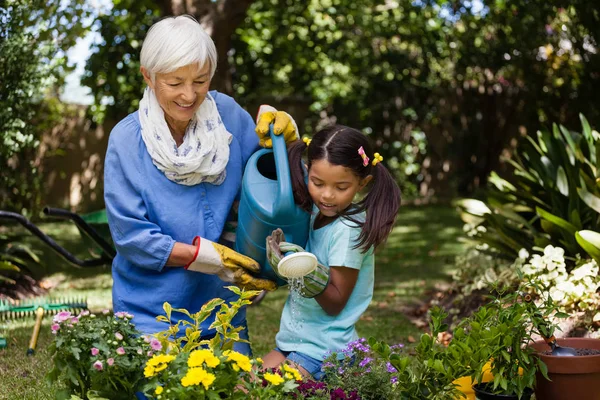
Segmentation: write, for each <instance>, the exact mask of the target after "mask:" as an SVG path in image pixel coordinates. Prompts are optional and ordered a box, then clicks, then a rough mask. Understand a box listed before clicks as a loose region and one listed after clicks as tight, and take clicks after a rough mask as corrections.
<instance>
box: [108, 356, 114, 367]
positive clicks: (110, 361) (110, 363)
mask: <svg viewBox="0 0 600 400" xmlns="http://www.w3.org/2000/svg"><path fill="white" fill-rule="evenodd" d="M106 363H107V364H108V365H109V366H111V367H112V365H113V364H114V363H115V359H114V358H112V357H111V358H109V359H108V360H106Z"/></svg>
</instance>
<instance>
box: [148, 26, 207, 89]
mask: <svg viewBox="0 0 600 400" xmlns="http://www.w3.org/2000/svg"><path fill="white" fill-rule="evenodd" d="M207 61H208V62H209V63H210V77H211V79H212V77H213V75H214V74H215V70H216V69H217V49H216V47H215V43H214V42H213V40H212V38H211V37H210V36H209V35H208V33H206V32H205V31H204V29H202V26H200V24H199V23H198V21H196V19H195V18H194V17H192V16H191V15H180V16H178V17H167V18H164V19H161V20H160V21H158V22H156V23H155V24H154V25H152V26H151V27H150V29H149V30H148V33H147V34H146V38H145V39H144V44H143V45H142V51H141V54H140V63H141V66H142V67H144V68H146V69H147V70H148V72H149V73H150V77H151V79H152V81H154V78H155V77H156V74H159V73H160V74H166V73H169V72H173V71H175V70H177V69H179V68H181V67H185V66H187V65H192V64H198V65H199V66H203V65H205V63H206V62H207Z"/></svg>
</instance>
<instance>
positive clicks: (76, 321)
mask: <svg viewBox="0 0 600 400" xmlns="http://www.w3.org/2000/svg"><path fill="white" fill-rule="evenodd" d="M78 322H79V318H77V317H73V318H71V323H72V324H76V323H78Z"/></svg>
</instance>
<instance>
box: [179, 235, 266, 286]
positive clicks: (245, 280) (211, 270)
mask: <svg viewBox="0 0 600 400" xmlns="http://www.w3.org/2000/svg"><path fill="white" fill-rule="evenodd" d="M193 244H194V246H196V256H195V257H194V259H193V260H192V261H191V262H190V263H189V264H188V265H186V266H185V269H187V270H188V271H195V272H202V273H204V274H210V275H217V276H218V277H219V278H221V280H222V281H225V282H230V283H233V284H235V285H237V286H239V287H241V288H244V289H246V290H269V291H271V290H275V289H277V284H276V283H275V282H273V281H270V280H268V279H261V278H256V277H254V276H252V275H251V274H250V273H255V274H258V273H259V272H260V265H258V263H257V262H256V261H254V260H253V259H251V258H250V257H246V256H245V255H242V254H240V253H238V252H237V251H234V250H232V249H230V248H229V247H226V246H223V245H221V244H218V243H214V242H211V241H210V240H208V239H204V238H201V237H200V236H196V237H195V238H194V241H193Z"/></svg>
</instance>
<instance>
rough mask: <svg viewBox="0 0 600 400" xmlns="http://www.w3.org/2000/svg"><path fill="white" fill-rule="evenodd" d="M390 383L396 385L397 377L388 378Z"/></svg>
mask: <svg viewBox="0 0 600 400" xmlns="http://www.w3.org/2000/svg"><path fill="white" fill-rule="evenodd" d="M390 383H392V384H395V383H398V377H397V376H392V377H391V378H390Z"/></svg>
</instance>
